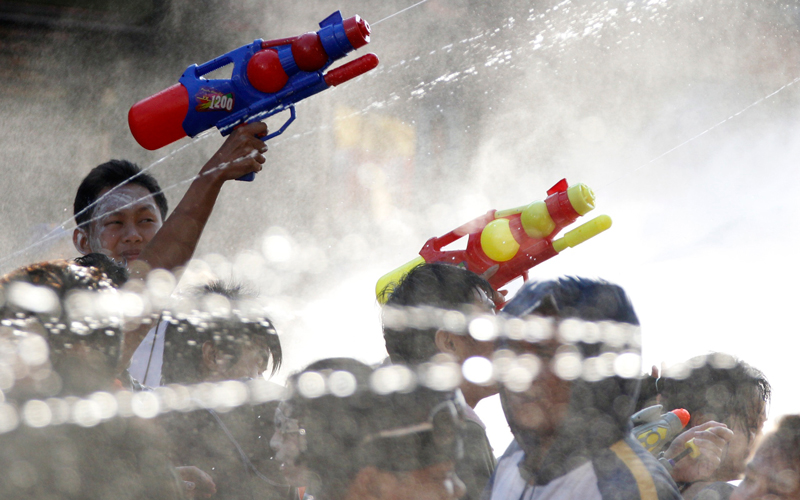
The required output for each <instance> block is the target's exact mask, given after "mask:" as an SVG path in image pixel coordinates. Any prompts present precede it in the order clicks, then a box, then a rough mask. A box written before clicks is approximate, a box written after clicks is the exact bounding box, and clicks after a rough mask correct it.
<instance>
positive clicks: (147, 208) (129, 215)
mask: <svg viewBox="0 0 800 500" xmlns="http://www.w3.org/2000/svg"><path fill="white" fill-rule="evenodd" d="M109 191H111V188H106V189H104V190H103V191H101V192H100V195H99V196H98V199H99V200H100V201H99V202H98V203H97V205H95V206H94V209H93V210H92V214H93V217H92V218H94V219H96V220H93V221H92V222H91V223H90V225H89V227H88V229H87V230H85V234H86V237H87V238H86V240H87V241H86V242H85V244H84V245H80V244H79V243H78V242H76V246H78V251H80V252H81V253H83V254H84V255H85V254H87V253H91V252H99V253H104V254H106V255H108V256H109V257H111V258H112V259H114V260H115V261H117V262H119V263H124V264H126V263H128V262H131V261H134V260H136V259H138V258H139V254H140V253H141V252H142V249H144V247H145V246H146V245H147V244H148V243H149V242H150V240H151V239H153V236H155V234H156V233H157V232H158V230H159V229H161V226H162V225H163V221H162V220H161V212H160V211H159V209H158V205H156V202H155V199H153V196H152V194H151V193H150V191H148V190H147V188H145V187H144V186H140V185H138V184H126V185H124V186H121V187H118V188H117V189H115V190H114V191H113V192H112V193H110V194H108V196H105V195H106V193H109Z"/></svg>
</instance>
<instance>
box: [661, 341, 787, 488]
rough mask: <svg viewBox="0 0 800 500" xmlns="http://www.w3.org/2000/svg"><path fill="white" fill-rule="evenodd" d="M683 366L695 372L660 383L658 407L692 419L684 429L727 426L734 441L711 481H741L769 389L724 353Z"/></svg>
mask: <svg viewBox="0 0 800 500" xmlns="http://www.w3.org/2000/svg"><path fill="white" fill-rule="evenodd" d="M686 364H687V365H688V366H694V367H696V368H693V369H692V370H691V372H689V374H688V376H686V377H685V378H680V379H678V378H672V377H664V378H662V379H661V380H660V381H659V402H660V403H661V404H662V405H663V406H664V411H671V410H674V409H675V408H685V409H686V410H688V411H689V414H690V415H691V416H692V419H691V420H690V422H689V424H688V425H687V429H688V428H691V427H694V426H697V425H701V424H704V423H706V422H709V421H712V420H713V421H716V422H722V423H723V424H725V425H727V426H728V428H729V429H730V430H732V431H733V439H732V440H731V442H730V443H729V444H728V446H727V447H726V449H725V450H724V451H723V454H722V462H721V463H720V466H719V468H718V469H717V470H716V471H715V472H714V475H713V476H712V477H711V478H710V479H711V480H713V481H732V480H735V479H740V478H741V477H742V474H743V473H744V468H745V463H746V461H747V457H749V456H750V454H751V452H752V451H753V447H754V443H755V440H756V438H757V437H758V436H759V435H760V434H761V430H762V429H763V427H764V422H765V420H766V418H767V403H769V399H770V393H771V388H770V384H769V382H768V381H767V379H766V377H765V376H764V374H763V373H761V372H760V371H759V370H757V369H755V368H753V367H752V366H750V365H748V364H747V363H745V362H743V361H739V360H736V359H735V358H733V357H732V356H729V355H727V354H723V353H714V354H711V355H708V356H698V357H695V358H692V359H690V360H689V361H688V362H687V363H686Z"/></svg>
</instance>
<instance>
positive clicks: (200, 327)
mask: <svg viewBox="0 0 800 500" xmlns="http://www.w3.org/2000/svg"><path fill="white" fill-rule="evenodd" d="M213 294H216V295H221V296H223V297H225V298H226V299H228V300H230V301H232V302H234V303H235V302H236V301H242V300H247V299H254V298H255V296H254V294H252V293H251V292H248V291H246V287H244V286H243V285H240V284H232V283H231V284H225V283H224V282H221V281H214V282H211V283H208V284H206V285H203V286H200V287H198V288H196V289H195V290H194V291H193V293H192V295H193V296H194V297H195V299H196V300H202V299H203V298H205V297H208V296H209V295H213ZM165 314H166V315H167V317H168V319H169V324H168V325H167V328H166V331H165V334H164V335H165V336H164V361H163V367H162V377H163V379H164V383H180V384H191V383H197V382H200V381H202V379H203V376H204V374H203V370H202V361H203V344H204V343H206V342H211V343H212V344H213V345H214V347H215V348H216V349H217V350H218V351H219V352H220V353H221V354H222V355H223V356H226V357H228V358H229V359H230V364H235V363H236V361H237V360H238V359H239V357H240V356H241V354H242V353H243V352H244V351H246V350H247V349H262V348H266V349H267V350H268V354H267V355H268V357H269V358H270V359H271V360H272V372H271V375H274V374H275V373H277V371H278V369H280V367H281V363H282V361H283V351H282V349H281V341H280V338H279V337H278V333H277V331H276V330H275V327H274V326H273V324H272V321H271V320H270V319H269V318H267V317H266V316H263V315H261V316H259V317H251V316H249V315H245V314H242V313H239V312H238V311H236V310H233V311H232V312H231V314H230V315H228V316H225V317H219V316H213V315H210V314H208V313H203V312H199V311H194V312H192V313H191V314H188V315H181V316H179V317H174V318H173V317H170V316H169V313H165Z"/></svg>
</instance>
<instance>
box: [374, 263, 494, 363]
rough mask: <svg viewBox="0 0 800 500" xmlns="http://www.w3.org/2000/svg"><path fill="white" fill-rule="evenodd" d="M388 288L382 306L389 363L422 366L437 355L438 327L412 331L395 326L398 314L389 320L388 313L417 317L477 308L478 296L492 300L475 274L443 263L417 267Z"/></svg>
mask: <svg viewBox="0 0 800 500" xmlns="http://www.w3.org/2000/svg"><path fill="white" fill-rule="evenodd" d="M390 287H393V288H391V292H390V295H389V298H388V299H387V300H386V304H385V306H384V326H383V337H384V340H385V341H386V350H387V351H388V353H389V357H390V358H391V360H392V362H394V363H405V364H410V365H417V364H420V363H424V362H425V361H428V360H429V359H430V358H431V357H432V356H433V355H435V354H436V353H437V352H438V350H437V348H436V344H435V342H434V337H435V334H436V330H438V327H435V326H434V327H430V328H425V327H419V328H415V327H413V326H410V325H413V324H414V323H415V322H414V321H400V322H396V321H394V318H396V317H397V314H392V316H393V318H389V314H388V313H387V312H388V311H392V312H393V313H399V315H401V316H402V315H404V314H405V315H410V314H416V313H419V312H420V311H419V308H435V309H441V310H457V311H462V310H464V309H468V308H470V307H471V306H475V305H476V304H478V303H479V302H480V300H481V299H480V294H483V295H485V296H486V297H487V298H488V299H491V297H492V296H493V293H494V292H493V290H492V287H491V285H490V284H489V283H488V282H487V281H486V280H484V279H483V278H481V277H480V276H478V275H477V274H475V273H473V272H471V271H468V270H466V269H464V268H461V267H458V266H454V265H450V264H443V263H432V264H422V265H420V266H417V267H415V268H414V269H412V270H411V271H410V272H409V273H408V274H407V275H406V276H405V277H404V278H403V280H402V281H401V282H400V283H399V284H396V285H394V284H392V285H390ZM414 308H417V310H416V311H415V309H414ZM406 325H409V326H406Z"/></svg>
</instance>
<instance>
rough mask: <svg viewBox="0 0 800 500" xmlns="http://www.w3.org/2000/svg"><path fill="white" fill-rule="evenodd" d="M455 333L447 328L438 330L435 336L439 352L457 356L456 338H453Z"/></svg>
mask: <svg viewBox="0 0 800 500" xmlns="http://www.w3.org/2000/svg"><path fill="white" fill-rule="evenodd" d="M453 335H454V334H453V333H451V332H448V331H446V330H436V335H435V336H434V342H435V343H436V349H438V350H439V352H446V353H447V354H452V355H453V356H456V343H455V340H453Z"/></svg>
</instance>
